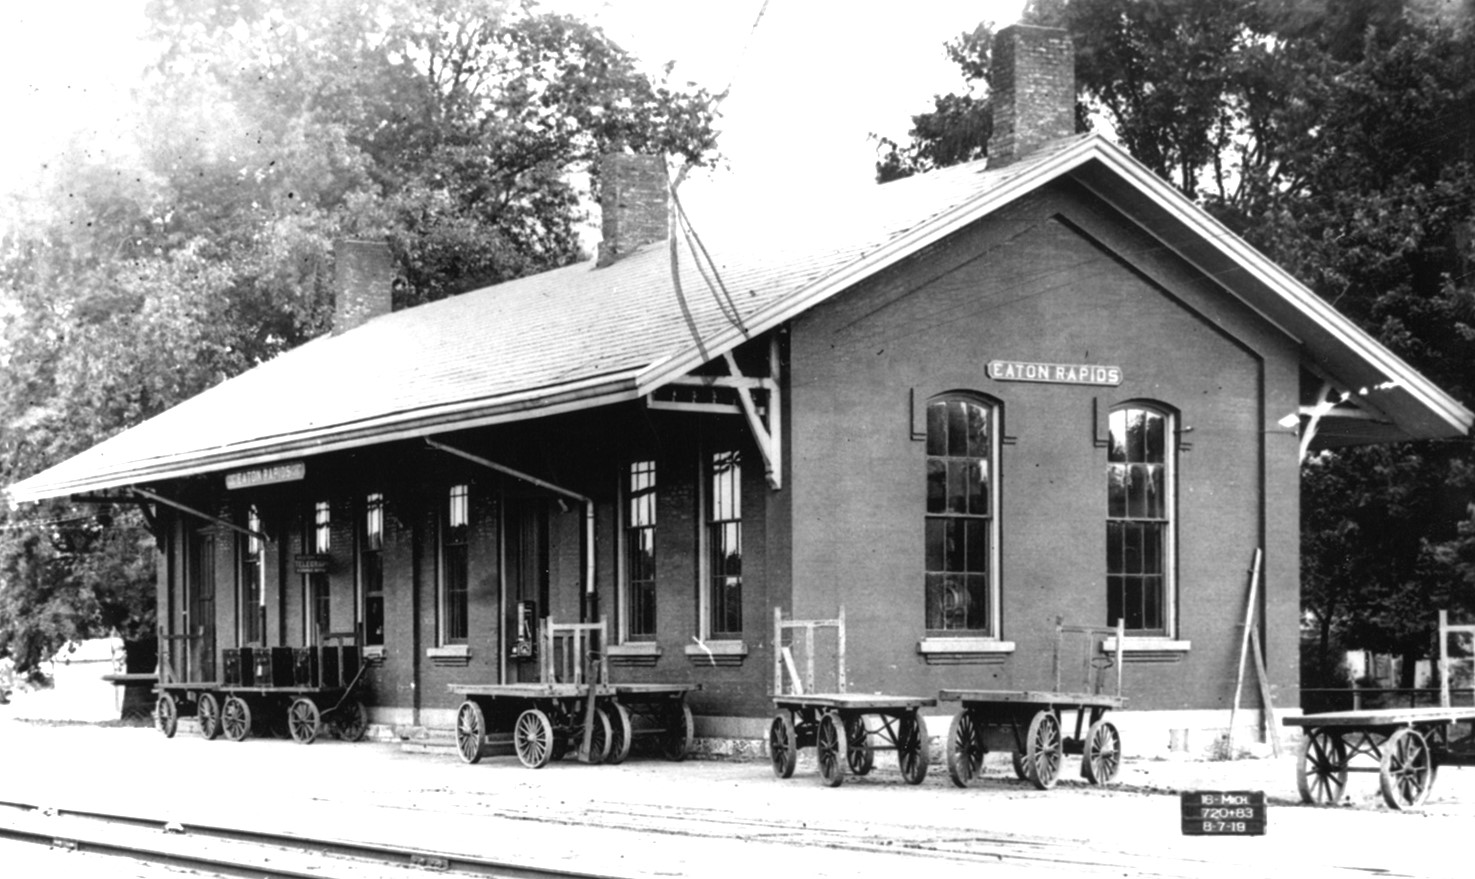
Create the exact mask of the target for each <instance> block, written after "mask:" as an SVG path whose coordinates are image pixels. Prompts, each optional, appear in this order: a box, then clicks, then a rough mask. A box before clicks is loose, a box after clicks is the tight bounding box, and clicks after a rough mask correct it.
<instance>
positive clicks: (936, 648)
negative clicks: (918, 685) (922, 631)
mask: <svg viewBox="0 0 1475 879" xmlns="http://www.w3.org/2000/svg"><path fill="white" fill-rule="evenodd" d="M917 652H918V653H920V654H921V655H922V658H923V659H924V660H926V661H927V664H928V665H976V664H979V663H997V662H1003V661H1004V660H1005V659H1007V658H1008V657H1009V655H1010V654H1011V653H1013V652H1014V642H1013V641H1000V640H999V639H997V638H923V639H922V640H921V641H918V642H917Z"/></svg>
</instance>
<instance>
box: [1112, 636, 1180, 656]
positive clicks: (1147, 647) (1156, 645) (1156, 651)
mask: <svg viewBox="0 0 1475 879" xmlns="http://www.w3.org/2000/svg"><path fill="white" fill-rule="evenodd" d="M1192 647H1193V642H1191V641H1176V640H1174V639H1172V638H1155V637H1133V636H1130V635H1129V636H1127V637H1125V638H1123V639H1122V661H1124V662H1133V661H1136V662H1176V661H1178V660H1180V659H1182V658H1183V657H1184V656H1186V655H1187V654H1188V651H1189V650H1190V649H1192ZM1101 652H1102V653H1115V652H1116V639H1115V638H1107V639H1106V640H1104V641H1102V642H1101Z"/></svg>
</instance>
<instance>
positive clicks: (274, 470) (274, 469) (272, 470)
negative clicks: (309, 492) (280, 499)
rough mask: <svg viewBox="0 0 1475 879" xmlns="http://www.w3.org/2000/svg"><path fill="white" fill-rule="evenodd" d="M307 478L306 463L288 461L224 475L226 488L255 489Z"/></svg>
mask: <svg viewBox="0 0 1475 879" xmlns="http://www.w3.org/2000/svg"><path fill="white" fill-rule="evenodd" d="M306 478H307V462H306V461H289V462H287V463H285V464H271V465H269V466H266V467H253V468H251V469H250V470H237V471H236V472H234V473H227V474H225V487H226V488H232V489H234V488H255V487H256V486H258V485H272V484H274V483H277V482H297V481H299V480H302V479H306Z"/></svg>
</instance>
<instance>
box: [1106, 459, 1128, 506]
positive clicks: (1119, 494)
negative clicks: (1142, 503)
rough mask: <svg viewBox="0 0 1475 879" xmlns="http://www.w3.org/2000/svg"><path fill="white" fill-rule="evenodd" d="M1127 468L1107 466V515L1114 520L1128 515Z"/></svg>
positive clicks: (1115, 465) (1117, 465)
mask: <svg viewBox="0 0 1475 879" xmlns="http://www.w3.org/2000/svg"><path fill="white" fill-rule="evenodd" d="M1127 466H1128V465H1126V464H1107V465H1106V515H1108V516H1110V517H1112V518H1113V519H1122V518H1125V517H1126V515H1127Z"/></svg>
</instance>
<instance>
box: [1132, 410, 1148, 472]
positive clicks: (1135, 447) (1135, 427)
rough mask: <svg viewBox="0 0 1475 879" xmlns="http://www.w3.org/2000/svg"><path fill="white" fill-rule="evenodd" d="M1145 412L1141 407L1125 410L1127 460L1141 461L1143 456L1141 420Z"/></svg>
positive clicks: (1143, 437) (1143, 440)
mask: <svg viewBox="0 0 1475 879" xmlns="http://www.w3.org/2000/svg"><path fill="white" fill-rule="evenodd" d="M1146 415H1147V413H1146V412H1143V411H1142V410H1141V409H1129V410H1127V460H1128V461H1141V460H1143V459H1144V457H1145V452H1144V450H1143V444H1144V443H1145V441H1146V436H1145V428H1144V424H1143V421H1144V419H1145V417H1146Z"/></svg>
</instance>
